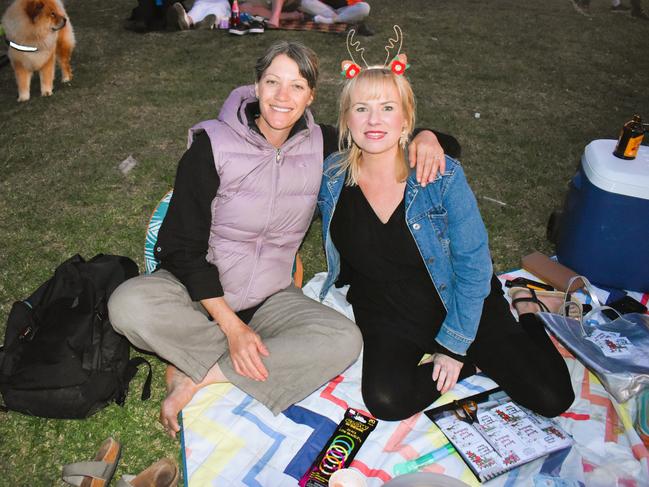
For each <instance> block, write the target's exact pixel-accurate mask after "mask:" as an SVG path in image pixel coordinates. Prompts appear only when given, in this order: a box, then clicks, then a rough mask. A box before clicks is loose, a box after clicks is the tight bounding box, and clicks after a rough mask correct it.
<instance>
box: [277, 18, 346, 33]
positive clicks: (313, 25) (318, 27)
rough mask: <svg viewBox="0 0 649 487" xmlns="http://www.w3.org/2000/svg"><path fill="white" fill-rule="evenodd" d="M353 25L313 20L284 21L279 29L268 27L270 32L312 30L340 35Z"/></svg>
mask: <svg viewBox="0 0 649 487" xmlns="http://www.w3.org/2000/svg"><path fill="white" fill-rule="evenodd" d="M352 27H353V25H351V24H345V23H342V22H340V23H335V24H320V23H318V22H313V21H312V20H282V21H280V23H279V27H266V29H268V30H312V31H316V32H332V33H335V34H340V33H342V32H347V30H348V29H350V28H352Z"/></svg>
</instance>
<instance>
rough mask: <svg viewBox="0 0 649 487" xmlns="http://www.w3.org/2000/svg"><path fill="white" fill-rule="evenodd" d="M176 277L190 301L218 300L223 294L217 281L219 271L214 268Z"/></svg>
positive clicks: (221, 287)
mask: <svg viewBox="0 0 649 487" xmlns="http://www.w3.org/2000/svg"><path fill="white" fill-rule="evenodd" d="M176 277H178V279H180V281H181V282H182V283H183V284H184V285H185V287H186V288H187V292H188V293H189V297H190V298H192V301H200V300H201V299H209V298H220V297H221V296H223V294H224V293H223V286H221V281H219V271H218V269H217V268H216V267H214V266H210V267H205V268H204V269H201V270H197V271H194V272H192V273H188V274H186V275H185V276H183V277H182V278H181V277H179V276H176Z"/></svg>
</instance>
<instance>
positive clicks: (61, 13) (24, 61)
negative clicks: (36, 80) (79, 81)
mask: <svg viewBox="0 0 649 487" xmlns="http://www.w3.org/2000/svg"><path fill="white" fill-rule="evenodd" d="M2 26H3V27H4V31H5V37H6V39H7V42H8V43H9V47H8V55H9V59H10V61H11V65H12V66H13V68H14V72H15V74H16V83H17V84H18V101H27V100H29V85H30V83H31V79H32V74H33V73H34V71H38V74H39V77H40V81H41V96H50V95H51V94H52V87H53V85H54V65H55V60H56V59H57V58H58V61H59V64H60V66H61V71H62V72H63V77H62V79H63V82H64V83H67V82H68V81H70V80H71V79H72V68H71V67H70V58H71V57H72V50H73V49H74V32H73V31H72V25H71V24H70V22H69V21H68V19H67V14H66V13H65V9H64V8H63V4H62V3H61V1H60V0H15V1H14V2H13V3H12V4H11V5H10V6H9V8H8V9H7V11H6V12H5V14H4V16H3V17H2Z"/></svg>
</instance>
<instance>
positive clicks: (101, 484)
mask: <svg viewBox="0 0 649 487" xmlns="http://www.w3.org/2000/svg"><path fill="white" fill-rule="evenodd" d="M121 453H122V445H120V444H119V442H118V441H117V440H115V439H113V438H108V439H106V440H104V442H103V443H102V444H101V446H100V447H99V451H98V452H97V455H95V459H94V460H91V461H87V462H76V463H69V464H67V465H64V466H63V473H62V475H61V478H62V479H63V481H64V482H65V483H67V484H70V485H76V486H77V487H107V486H108V484H109V483H110V481H111V479H112V478H113V475H114V474H115V469H116V468H117V462H119V457H120V455H121Z"/></svg>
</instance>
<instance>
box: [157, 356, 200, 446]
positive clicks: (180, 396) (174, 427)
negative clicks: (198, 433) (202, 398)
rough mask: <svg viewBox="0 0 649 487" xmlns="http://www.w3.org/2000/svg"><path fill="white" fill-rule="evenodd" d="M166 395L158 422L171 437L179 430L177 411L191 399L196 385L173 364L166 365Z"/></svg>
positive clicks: (196, 388)
mask: <svg viewBox="0 0 649 487" xmlns="http://www.w3.org/2000/svg"><path fill="white" fill-rule="evenodd" d="M165 381H166V383H167V397H165V399H164V401H162V406H161V407H160V419H159V421H160V423H162V426H164V428H165V431H166V432H167V434H168V435H169V436H171V437H172V438H175V437H176V433H178V431H180V425H179V424H178V413H179V412H180V411H181V410H182V409H183V408H184V407H185V406H186V405H187V404H189V401H191V400H192V397H194V394H196V391H198V389H199V387H198V385H197V384H196V383H195V382H194V381H193V380H191V379H190V378H189V377H187V376H186V375H185V374H183V373H182V372H181V371H180V370H178V369H177V368H176V367H174V366H173V365H168V366H167V370H166V372H165Z"/></svg>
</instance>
